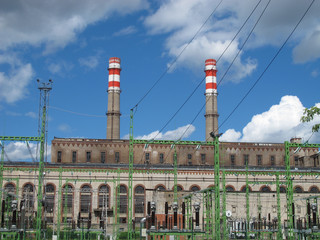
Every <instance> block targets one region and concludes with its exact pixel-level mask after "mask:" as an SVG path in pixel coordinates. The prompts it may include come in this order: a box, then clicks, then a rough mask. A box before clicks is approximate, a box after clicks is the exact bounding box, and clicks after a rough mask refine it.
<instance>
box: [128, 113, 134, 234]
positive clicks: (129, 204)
mask: <svg viewBox="0 0 320 240" xmlns="http://www.w3.org/2000/svg"><path fill="white" fill-rule="evenodd" d="M132 175H133V109H131V111H130V133H129V179H128V188H129V194H128V239H129V240H132V238H133V231H134V230H133V229H132V227H133V225H132V221H133V218H132V217H133V199H132V195H133V189H132V184H133V183H132V182H133V179H132V177H133V176H132Z"/></svg>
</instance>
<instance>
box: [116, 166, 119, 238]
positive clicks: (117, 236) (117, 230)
mask: <svg viewBox="0 0 320 240" xmlns="http://www.w3.org/2000/svg"><path fill="white" fill-rule="evenodd" d="M119 226H120V171H118V176H117V229H116V232H117V235H116V239H118V238H119V231H120V229H119Z"/></svg>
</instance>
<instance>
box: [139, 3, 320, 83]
mask: <svg viewBox="0 0 320 240" xmlns="http://www.w3.org/2000/svg"><path fill="white" fill-rule="evenodd" d="M218 3H219V1H218V0H217V1H211V0H167V1H162V2H161V3H160V5H159V8H158V9H156V10H155V11H154V12H153V13H152V14H150V15H149V16H148V17H146V18H145V20H144V24H145V26H146V27H147V29H148V30H149V34H153V35H154V34H167V36H168V37H167V39H166V43H165V48H166V53H167V54H168V55H169V56H170V57H172V59H175V58H176V57H177V56H178V55H179V54H180V52H181V51H182V49H184V47H185V46H186V44H187V43H188V42H189V41H190V39H192V37H193V36H194V34H195V33H196V32H197V31H198V30H199V29H200V27H201V26H202V24H203V23H204V22H205V20H206V18H207V17H208V16H209V15H210V13H211V12H212V11H213V9H214V8H215V7H216V6H217V4H218ZM257 3H258V1H250V0H243V1H241V4H234V1H231V0H226V1H224V2H223V3H222V4H221V5H220V7H219V8H218V10H217V12H216V13H215V14H214V15H213V17H211V19H210V20H209V21H208V22H207V24H206V25H205V26H204V27H203V29H202V30H201V31H200V33H199V34H198V35H197V37H196V38H195V39H194V40H193V41H192V43H191V44H190V45H189V46H188V48H186V50H185V51H184V53H183V54H182V55H181V56H180V58H179V60H178V63H177V66H179V67H183V66H187V67H191V68H192V69H195V68H199V67H200V66H201V67H202V68H203V64H204V60H205V59H206V58H218V57H219V56H220V54H221V53H222V51H223V50H224V49H225V47H226V46H227V45H228V43H229V42H230V41H231V39H232V38H233V36H234V34H235V33H236V32H237V31H238V29H239V28H240V27H241V25H242V24H243V22H244V21H245V19H246V18H247V17H248V16H249V14H250V12H251V11H252V10H253V8H254V6H255V5H256V4H257ZM266 3H267V1H262V2H261V5H260V6H258V8H257V10H256V12H255V13H254V14H253V16H252V18H251V19H250V20H249V21H248V23H247V25H246V26H245V27H244V29H243V31H242V32H241V33H240V35H239V36H238V38H237V39H236V40H235V41H234V42H233V44H232V45H231V47H230V48H229V49H228V51H227V52H226V53H225V55H224V57H223V58H222V59H221V61H220V62H219V68H220V70H221V68H223V67H225V65H226V64H228V63H230V62H231V61H232V59H233V57H234V56H235V54H236V53H237V52H238V50H239V47H240V46H241V45H242V42H243V40H244V38H245V37H246V36H247V34H248V32H249V31H250V29H251V28H252V26H253V24H254V23H255V21H256V19H257V18H258V15H259V14H260V13H261V12H262V9H263V8H264V6H265V5H266ZM308 5H309V2H305V1H298V0H295V1H292V0H283V1H273V2H271V3H270V5H269V6H268V8H267V10H266V12H265V14H264V15H263V17H262V18H261V20H260V22H259V24H258V25H257V27H256V29H255V31H254V33H253V35H252V36H251V38H250V39H249V42H248V44H247V45H246V47H245V49H252V48H258V47H262V46H267V45H274V46H280V45H281V44H282V43H283V41H284V40H285V38H286V37H287V36H288V34H289V33H290V31H291V30H292V29H293V27H294V26H295V24H296V23H297V22H298V20H299V18H300V16H302V14H303V13H304V11H305V9H306V8H307V7H308ZM319 11H320V4H319V2H315V4H314V5H313V6H312V8H311V10H310V11H309V12H308V14H307V15H306V17H305V18H304V21H303V22H302V24H301V26H300V27H299V29H298V31H296V33H295V34H294V36H293V37H292V39H291V42H293V44H292V46H293V47H294V46H295V45H298V47H297V49H295V52H296V53H295V54H294V56H295V57H294V60H295V62H306V61H310V60H313V59H316V58H319V57H320V54H319V52H320V50H319V51H314V49H319V46H320V45H319V42H320V41H317V40H318V33H317V32H316V31H315V29H317V28H318V27H317V26H320V19H319V17H318V13H319ZM306 36H307V37H306ZM304 38H305V39H304ZM302 39H303V40H302ZM301 40H302V41H301ZM298 53H299V54H298ZM243 56H244V55H243V53H240V55H239V57H238V60H237V62H236V63H235V64H234V66H233V72H234V73H237V74H232V76H231V77H228V79H232V80H233V81H238V80H239V79H241V78H243V77H246V76H248V75H250V74H251V73H252V71H254V69H255V68H256V66H257V63H256V61H255V59H250V58H244V57H243ZM175 67H176V66H175Z"/></svg>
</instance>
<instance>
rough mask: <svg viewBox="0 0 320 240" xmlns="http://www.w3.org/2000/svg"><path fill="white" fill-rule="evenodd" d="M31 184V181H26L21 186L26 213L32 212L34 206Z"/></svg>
mask: <svg viewBox="0 0 320 240" xmlns="http://www.w3.org/2000/svg"><path fill="white" fill-rule="evenodd" d="M33 195H34V194H33V185H32V184H31V183H27V184H26V185H24V187H23V195H22V197H23V199H25V209H26V212H28V213H33V207H34V198H33Z"/></svg>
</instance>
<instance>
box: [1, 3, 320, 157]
mask: <svg viewBox="0 0 320 240" xmlns="http://www.w3.org/2000/svg"><path fill="white" fill-rule="evenodd" d="M219 2H220V1H215V0H175V1H173V0H167V1H147V0H122V1H121V2H120V1H116V0H110V1H103V0H100V1H84V0H78V1H75V0H68V1H59V3H57V2H56V1H41V0H30V1H10V0H7V1H5V0H3V1H1V2H0V132H1V135H6V136H35V135H37V134H38V107H39V90H38V89H37V82H36V79H40V80H41V81H48V80H49V79H52V80H53V82H54V83H53V89H52V91H51V94H50V106H51V108H50V109H49V132H48V141H49V144H50V141H51V140H52V139H53V137H54V136H56V137H85V138H105V137H106V116H105V113H106V110H107V109H106V108H107V92H106V89H107V79H108V71H107V67H108V59H109V58H110V57H119V58H121V61H122V62H121V67H122V72H121V89H122V93H121V113H122V117H121V134H120V135H121V137H122V138H124V137H126V135H127V134H128V133H129V127H130V126H129V114H130V109H131V108H132V107H133V106H135V104H137V103H138V102H139V101H140V100H141V98H142V97H143V96H144V95H145V94H146V92H147V91H148V90H149V89H150V87H151V86H152V85H153V84H154V83H155V82H156V81H157V80H158V79H159V77H160V76H161V75H162V74H163V73H164V72H166V70H167V68H168V67H169V66H171V64H172V63H173V62H174V64H173V65H172V67H171V68H170V70H169V71H168V73H166V74H165V75H164V77H163V78H161V80H160V81H159V83H158V84H157V85H156V86H155V88H154V89H153V90H152V91H151V92H150V94H148V95H147V97H146V98H144V100H143V101H142V102H140V104H139V106H138V108H137V111H136V113H135V118H134V135H135V137H139V138H150V137H152V136H155V135H157V134H158V131H159V130H160V129H162V128H163V126H164V125H165V124H166V123H167V121H168V120H169V119H170V118H171V117H172V115H173V114H174V113H175V112H176V111H177V110H178V109H179V107H180V106H181V105H182V104H183V102H184V101H185V100H186V99H187V97H188V96H189V95H190V94H191V92H192V91H193V90H194V89H195V88H196V86H197V85H198V84H199V82H201V81H202V80H203V78H204V76H205V75H204V71H203V69H204V62H205V60H206V59H207V58H215V59H218V58H219V57H220V56H221V54H222V52H223V51H224V50H225V49H226V47H227V46H228V44H229V43H230V42H231V40H232V38H233V37H234V36H235V34H236V32H237V31H238V29H239V28H240V27H241V25H242V23H243V22H244V21H245V19H246V18H247V17H248V16H249V14H250V12H251V11H252V10H253V9H254V7H255V6H257V8H256V11H254V13H253V14H252V16H251V18H250V19H249V20H248V22H247V24H246V25H245V26H244V28H243V29H242V31H241V32H240V33H239V35H238V36H237V38H236V39H235V40H234V41H233V42H232V43H231V45H230V47H229V48H228V49H227V51H226V52H225V54H224V55H223V56H222V57H221V59H220V61H219V62H218V64H217V68H218V75H217V79H218V81H220V80H221V77H222V76H223V74H224V72H225V71H226V69H227V67H228V66H229V64H230V63H231V62H232V60H233V58H234V56H235V55H236V54H237V52H238V50H239V49H240V47H241V45H242V44H243V42H244V41H245V39H246V37H247V35H248V33H249V32H250V30H251V29H252V27H253V26H254V24H255V22H256V21H257V19H258V17H259V15H260V14H261V12H262V10H263V9H264V7H265V6H266V4H267V3H268V1H267V0H261V1H257V0H256V1H249V0H244V1H241V4H239V1H234V0H223V1H222V3H221V5H220V6H219V7H218V8H217V11H216V12H214V14H213V15H212V16H211V17H210V18H209V19H208V21H207V22H206V24H205V25H204V26H203V27H202V28H201V30H200V31H199V33H198V34H197V35H196V36H195V34H196V32H197V31H198V30H199V29H200V27H201V26H202V25H203V24H204V23H205V21H206V19H207V18H208V17H209V16H210V14H211V13H212V11H213V10H214V9H215V8H216V6H217V5H218V3H219ZM310 3H311V1H310V0H307V1H299V0H294V1H292V0H283V1H275V0H273V1H271V2H270V4H269V5H268V7H267V8H266V10H265V13H264V14H263V15H262V17H261V20H260V21H259V23H258V24H257V26H256V28H255V29H254V31H253V34H252V35H251V37H250V38H249V39H248V42H247V43H246V44H245V46H244V48H243V49H242V51H241V53H240V54H239V56H238V58H237V59H236V60H235V63H234V64H233V66H232V67H231V69H230V71H229V72H228V74H227V75H226V77H225V78H224V79H223V81H222V83H221V84H220V85H219V87H218V93H219V96H218V112H219V114H220V117H219V122H220V123H222V122H223V121H224V120H225V119H226V118H227V116H228V115H229V114H230V112H231V111H232V110H233V109H234V107H235V106H236V105H237V104H238V102H239V101H240V100H241V99H242V97H243V96H244V95H245V94H246V92H247V91H248V90H249V89H250V88H251V86H252V85H253V84H254V82H255V81H256V80H257V79H258V77H259V76H260V74H261V73H262V72H263V71H264V70H265V68H266V66H267V65H268V64H269V62H270V60H271V59H272V58H273V57H274V55H275V54H276V52H277V51H278V49H279V47H281V45H282V44H283V42H284V41H285V39H286V38H287V37H288V35H289V34H290V32H291V31H292V29H293V28H294V26H295V25H296V23H297V22H298V21H299V19H300V18H301V16H302V15H303V13H304V12H305V10H306V9H307V7H308V6H309V4H310ZM319 12H320V2H319V1H315V3H314V4H313V5H312V7H311V9H310V11H309V12H308V13H307V15H306V16H305V18H304V19H303V21H302V22H301V24H300V25H299V27H298V28H297V29H296V31H295V33H294V34H293V35H292V37H291V38H290V40H289V41H288V43H287V44H286V45H285V47H284V48H283V50H282V51H281V52H280V54H279V56H278V57H277V58H276V59H275V61H274V62H273V64H272V65H271V66H270V68H269V69H268V71H267V72H266V73H265V74H264V75H263V77H262V79H261V80H260V81H259V83H258V84H257V85H256V87H255V88H254V89H253V91H252V92H251V93H250V94H249V96H248V97H247V98H246V99H245V100H244V102H243V103H242V104H241V106H240V107H239V108H238V109H237V110H236V111H235V112H234V114H233V115H232V116H231V117H230V118H229V119H228V121H226V122H225V123H224V124H223V125H222V126H221V127H220V132H223V133H224V135H223V136H222V140H223V141H248V142H254V141H259V142H283V141H285V140H289V139H290V138H291V137H295V136H296V137H302V138H303V139H304V140H307V139H309V138H310V136H311V125H312V124H313V123H310V124H301V123H300V117H301V115H302V112H303V109H304V108H305V107H311V106H314V105H316V104H318V103H319V102H320V101H319V90H318V89H319V87H320V60H319V58H320V18H319ZM194 36H195V38H194V39H193V41H192V42H191V43H190V44H189V45H188V43H189V42H190V40H191V39H192V38H193V37H194ZM187 45H188V46H187ZM186 46H187V48H185V47H186ZM184 48H185V50H184V51H183V52H182V54H181V55H180V53H181V51H182V50H183V49H184ZM179 55H180V56H179ZM177 56H179V58H178V59H177ZM176 59H177V61H175V60H176ZM204 91H205V85H204V83H202V85H201V86H200V87H199V89H198V90H197V91H196V92H195V94H194V95H193V96H192V97H191V98H190V100H189V101H188V102H187V104H186V105H185V106H184V107H183V109H182V110H181V111H180V112H179V113H178V114H177V116H176V117H175V118H174V119H173V120H172V121H171V122H170V123H169V124H168V126H167V127H166V128H165V129H164V130H163V132H162V133H160V134H158V135H157V137H159V138H160V137H161V138H165V139H177V138H180V137H181V134H182V133H183V132H184V131H185V129H186V126H188V125H189V124H191V123H192V126H191V127H190V128H189V130H188V132H187V134H186V135H185V137H183V138H184V139H186V140H205V119H204V110H202V111H201V113H200V114H199V116H198V117H197V118H196V120H195V121H194V122H192V121H193V119H194V118H195V116H196V114H197V113H198V112H199V111H200V110H201V108H202V106H203V104H204V102H205V96H204ZM89 115H90V116H89ZM317 121H320V119H319V118H316V119H315V122H317ZM310 141H313V142H319V141H320V136H319V134H318V133H317V134H313V135H312V137H311V139H310ZM5 144H6V145H7V153H8V156H9V158H10V159H11V160H23V159H24V158H25V156H26V155H28V151H27V150H26V148H25V145H26V144H17V143H11V144H9V143H5ZM31 147H32V149H33V150H35V148H36V146H35V145H34V144H33V145H31Z"/></svg>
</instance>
